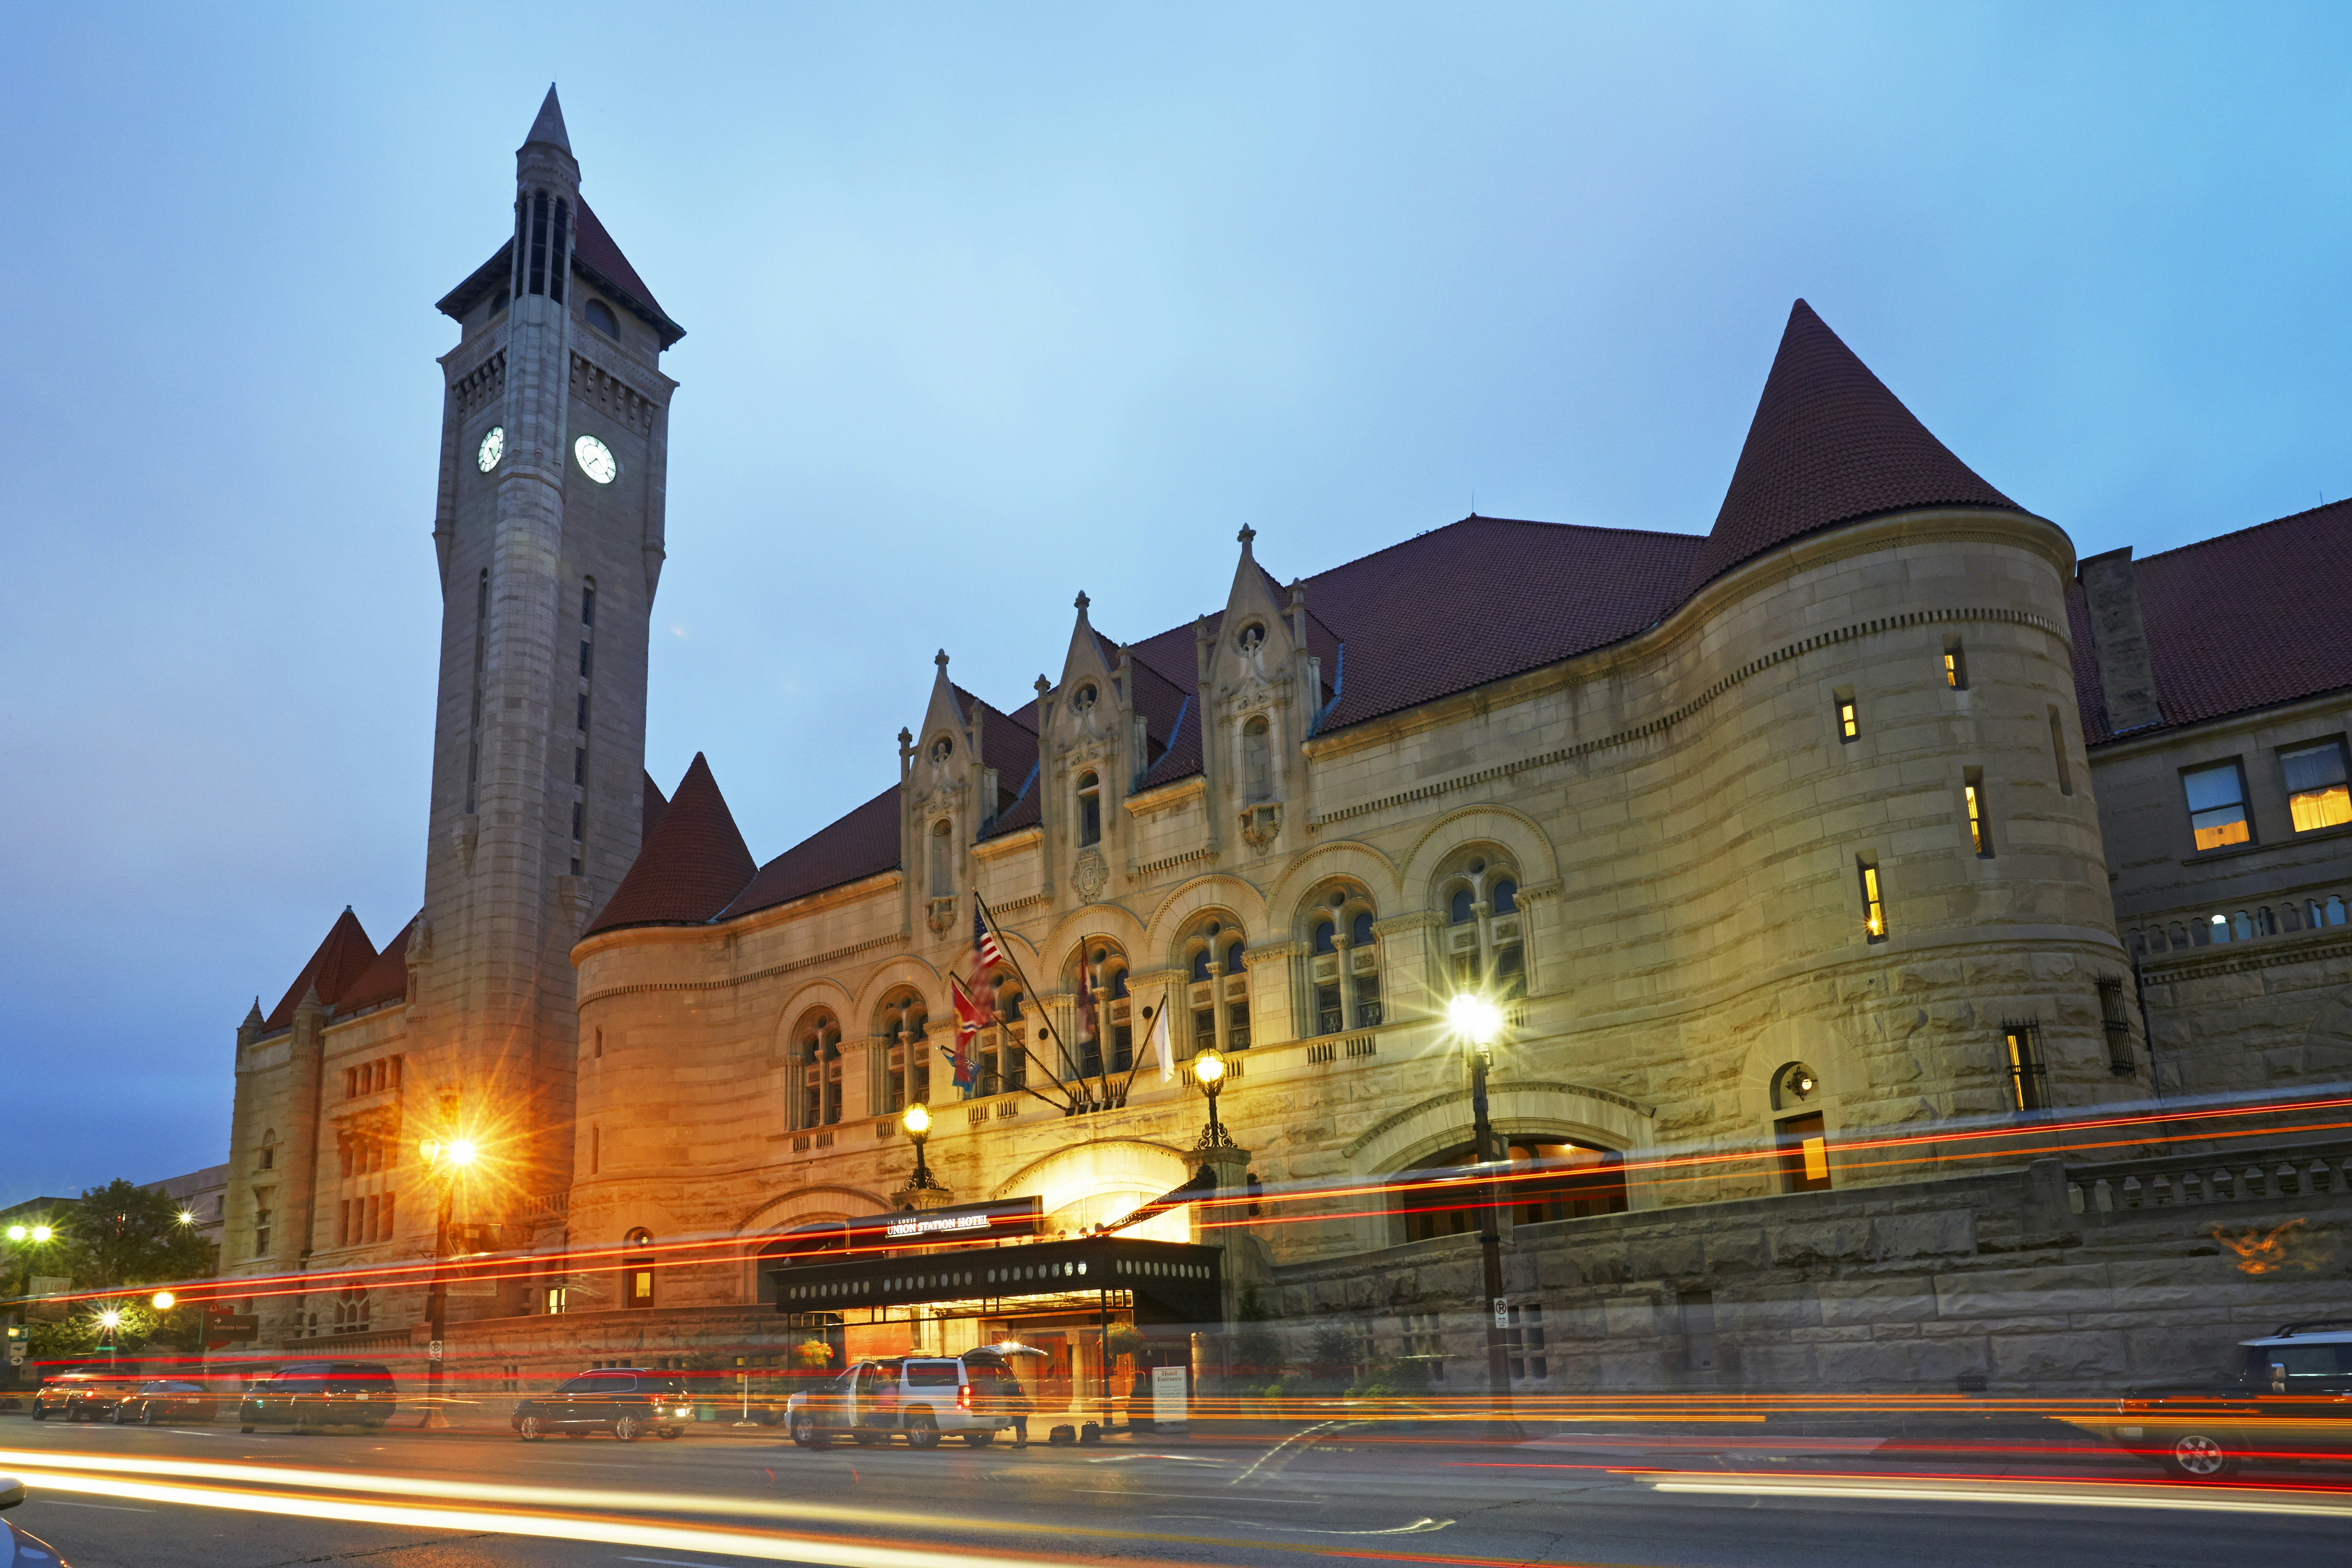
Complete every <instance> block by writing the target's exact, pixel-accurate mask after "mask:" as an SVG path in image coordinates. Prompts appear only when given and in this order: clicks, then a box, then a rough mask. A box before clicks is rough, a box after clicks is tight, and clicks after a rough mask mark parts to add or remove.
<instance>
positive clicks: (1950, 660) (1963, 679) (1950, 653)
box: [1944, 637, 1969, 691]
mask: <svg viewBox="0 0 2352 1568" xmlns="http://www.w3.org/2000/svg"><path fill="white" fill-rule="evenodd" d="M1944 684H1945V685H1946V686H1948V687H1950V688H1951V689H1953V690H1955V691H1966V690H1967V689H1969V656H1968V655H1967V654H1965V653H1963V652H1961V651H1960V639H1959V638H1958V637H1946V638H1945V639H1944Z"/></svg>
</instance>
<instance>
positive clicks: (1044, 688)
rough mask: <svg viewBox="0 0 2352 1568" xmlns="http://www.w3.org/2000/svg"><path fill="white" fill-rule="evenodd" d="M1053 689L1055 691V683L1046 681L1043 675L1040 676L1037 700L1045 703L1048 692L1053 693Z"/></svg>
mask: <svg viewBox="0 0 2352 1568" xmlns="http://www.w3.org/2000/svg"><path fill="white" fill-rule="evenodd" d="M1053 689H1054V683H1053V682H1052V681H1050V680H1048V679H1045V677H1044V676H1042V675H1041V676H1039V677H1038V678H1037V700H1038V701H1040V702H1043V701H1044V700H1045V693H1047V692H1048V691H1051V690H1053Z"/></svg>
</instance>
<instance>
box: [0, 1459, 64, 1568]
mask: <svg viewBox="0 0 2352 1568" xmlns="http://www.w3.org/2000/svg"><path fill="white" fill-rule="evenodd" d="M24 1500H25V1483H24V1482H22V1481H20V1480H18V1479H16V1477H14V1476H0V1509H7V1508H15V1507H16V1505H17V1504H19V1503H21V1502H23V1501H24ZM0 1562H5V1563H55V1564H57V1568H66V1560H65V1558H64V1557H63V1556H62V1555H61V1554H60V1553H59V1552H58V1549H57V1548H56V1547H54V1546H52V1545H50V1544H49V1543H48V1542H46V1541H44V1540H42V1539H41V1538H40V1537H39V1536H37V1535H35V1534H34V1533H33V1532H32V1531H29V1530H19V1529H17V1528H16V1526H14V1525H10V1524H5V1523H0Z"/></svg>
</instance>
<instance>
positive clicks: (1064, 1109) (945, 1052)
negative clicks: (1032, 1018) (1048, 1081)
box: [940, 1046, 1070, 1116]
mask: <svg viewBox="0 0 2352 1568" xmlns="http://www.w3.org/2000/svg"><path fill="white" fill-rule="evenodd" d="M1021 1054H1022V1055H1024V1056H1027V1055H1028V1054H1029V1053H1028V1049H1027V1047H1023V1049H1022V1053H1021ZM940 1055H941V1056H943V1057H946V1058H947V1059H948V1060H949V1061H950V1062H952V1061H954V1060H955V1057H954V1055H953V1054H952V1053H951V1052H950V1051H949V1049H948V1048H947V1047H945V1046H941V1047H940ZM1021 1092H1022V1093H1024V1094H1025V1095H1028V1096H1030V1097H1031V1098H1033V1099H1034V1100H1040V1101H1042V1102H1043V1103H1045V1104H1046V1105H1052V1106H1053V1107H1054V1109H1055V1110H1058V1111H1060V1112H1061V1113H1062V1114H1063V1115H1065V1116H1067V1115H1068V1114H1069V1113H1070V1108H1069V1107H1068V1106H1066V1105H1055V1102H1054V1101H1052V1100H1046V1099H1045V1096H1044V1095H1042V1094H1039V1093H1038V1092H1037V1091H1036V1090H1035V1089H1031V1088H1030V1087H1029V1081H1028V1079H1022V1081H1021Z"/></svg>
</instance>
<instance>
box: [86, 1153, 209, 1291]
mask: <svg viewBox="0 0 2352 1568" xmlns="http://www.w3.org/2000/svg"><path fill="white" fill-rule="evenodd" d="M58 1243H59V1247H58V1257H59V1259H60V1261H62V1262H63V1263H64V1265H65V1267H66V1270H67V1272H68V1273H70V1274H71V1275H72V1276H73V1281H74V1284H75V1286H76V1287H77V1288H79V1289H84V1290H102V1289H108V1288H110V1287H112V1288H119V1289H132V1288H135V1287H137V1286H141V1285H162V1284H171V1283H174V1282H176V1281H179V1280H182V1279H205V1278H207V1277H209V1276H210V1275H211V1273H212V1271H213V1247H212V1243H210V1242H208V1241H206V1240H205V1238H204V1237H203V1236H202V1235H201V1234H200V1233H199V1232H198V1231H197V1230H196V1227H195V1226H192V1225H184V1224H182V1223H181V1220H180V1205H178V1204H176V1203H174V1202H173V1200H172V1199H171V1198H170V1197H168V1196H166V1195H165V1194H163V1193H159V1192H157V1191H155V1190H154V1189H153V1188H152V1187H142V1186H139V1185H137V1184H133V1183H131V1182H126V1181H124V1180H123V1179H122V1178H121V1177H120V1176H117V1177H116V1178H115V1179H114V1180H112V1181H110V1182H109V1183H107V1184H106V1185H104V1186H102V1187H91V1188H89V1190H88V1191H86V1192H84V1193H83V1194H82V1195H81V1196H80V1197H79V1198H77V1199H75V1200H74V1202H73V1203H72V1204H70V1205H68V1206H67V1208H66V1209H65V1211H64V1212H63V1214H62V1215H60V1217H59V1219H58Z"/></svg>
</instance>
